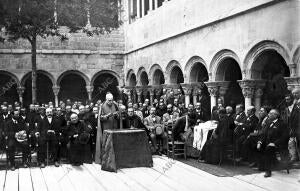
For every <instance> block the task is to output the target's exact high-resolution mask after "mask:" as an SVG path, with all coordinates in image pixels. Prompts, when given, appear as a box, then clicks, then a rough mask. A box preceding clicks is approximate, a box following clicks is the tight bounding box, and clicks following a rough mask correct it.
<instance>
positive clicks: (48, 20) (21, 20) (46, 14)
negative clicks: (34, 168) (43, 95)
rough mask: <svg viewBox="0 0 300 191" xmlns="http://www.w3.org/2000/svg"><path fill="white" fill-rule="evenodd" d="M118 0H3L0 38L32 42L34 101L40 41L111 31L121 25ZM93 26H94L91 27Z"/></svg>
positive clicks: (0, 12)
mask: <svg viewBox="0 0 300 191" xmlns="http://www.w3.org/2000/svg"><path fill="white" fill-rule="evenodd" d="M118 1H119V0H0V29H2V30H1V31H2V32H1V33H0V40H1V41H2V42H5V41H11V42H16V41H17V40H19V39H26V40H28V41H29V42H30V44H31V61H32V103H35V102H36V71H37V68H36V52H37V40H38V39H39V38H42V39H45V38H47V37H49V36H57V37H59V38H60V39H61V40H67V35H66V31H65V30H62V27H61V26H65V27H67V29H68V31H67V32H68V33H75V32H83V33H86V34H87V35H89V36H92V35H100V34H103V33H109V32H111V31H112V30H113V29H116V28H118V27H119V25H120V24H121V21H120V19H119V12H120V6H119V5H120V3H119V2H118ZM91 26H92V27H91Z"/></svg>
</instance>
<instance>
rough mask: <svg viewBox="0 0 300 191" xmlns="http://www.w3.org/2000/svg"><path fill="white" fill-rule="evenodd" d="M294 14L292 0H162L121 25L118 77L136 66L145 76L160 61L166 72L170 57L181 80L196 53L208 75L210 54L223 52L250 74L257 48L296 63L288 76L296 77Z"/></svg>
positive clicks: (298, 4)
mask: <svg viewBox="0 0 300 191" xmlns="http://www.w3.org/2000/svg"><path fill="white" fill-rule="evenodd" d="M299 13H300V1H298V0H291V1H286V0H281V1H278V0H276V1H275V0H244V1H240V0H227V1H221V0H201V1H198V0H180V1H178V0H172V1H169V2H166V3H164V5H163V6H162V7H159V8H158V9H156V10H154V11H152V12H151V13H149V14H148V15H146V16H145V17H142V18H140V19H137V20H136V21H135V22H133V23H132V24H127V25H126V26H125V31H126V38H125V39H126V58H125V69H124V71H125V74H124V75H127V73H128V71H130V70H133V71H134V73H135V74H137V73H138V70H140V68H141V67H144V68H145V70H146V71H147V73H148V74H149V71H150V68H151V67H152V66H153V65H154V64H158V65H160V66H161V68H162V69H163V72H164V73H165V75H167V71H166V68H167V66H168V65H169V64H170V63H171V62H172V61H173V60H176V61H177V62H179V63H180V67H181V69H182V71H183V73H184V77H185V83H187V82H188V78H189V74H188V73H187V72H186V69H187V67H188V63H189V60H191V58H193V57H199V58H201V60H202V62H203V64H204V65H205V66H206V68H207V70H208V72H209V73H210V78H212V76H213V75H214V74H213V73H214V72H213V71H214V70H215V67H217V64H218V63H216V62H214V61H215V60H214V57H216V55H218V54H219V53H222V52H226V50H228V52H232V53H233V55H235V57H236V60H237V62H238V64H239V65H240V68H241V70H242V71H243V78H251V72H250V71H249V70H250V69H249V68H251V64H252V62H253V58H250V57H251V56H255V53H254V52H256V53H257V52H259V51H260V50H263V49H274V50H275V51H277V52H278V53H279V54H280V55H281V56H282V57H283V58H284V59H285V61H286V64H287V65H288V66H289V67H290V68H292V67H294V66H292V65H296V69H295V71H296V72H294V73H295V74H293V75H294V76H299V74H300V67H299V54H297V52H298V51H297V50H299V45H300V43H299V42H300V35H299V34H300V23H299V22H300V20H299ZM296 57H298V58H296ZM293 60H294V61H293ZM214 64H215V65H214ZM291 73H293V72H291ZM149 78H150V79H151V78H152V76H149ZM166 78H168V77H166ZM137 80H139V79H137ZM210 80H212V79H210ZM150 81H151V80H150ZM167 83H168V82H167ZM149 85H151V84H149Z"/></svg>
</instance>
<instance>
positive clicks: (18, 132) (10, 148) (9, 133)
mask: <svg viewBox="0 0 300 191" xmlns="http://www.w3.org/2000/svg"><path fill="white" fill-rule="evenodd" d="M19 117H20V116H19V111H18V110H15V111H13V116H12V118H11V119H10V120H9V121H7V123H6V125H5V131H4V133H5V140H6V146H7V154H8V160H9V162H10V166H11V170H12V171H14V170H15V151H16V148H20V149H21V151H22V161H23V166H24V168H27V167H28V165H27V162H28V156H29V145H28V129H27V126H26V125H25V123H21V121H20V118H19Z"/></svg>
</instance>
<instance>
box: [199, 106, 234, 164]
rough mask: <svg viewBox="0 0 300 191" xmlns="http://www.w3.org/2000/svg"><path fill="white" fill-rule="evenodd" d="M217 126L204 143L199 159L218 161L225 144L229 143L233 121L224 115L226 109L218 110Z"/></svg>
mask: <svg viewBox="0 0 300 191" xmlns="http://www.w3.org/2000/svg"><path fill="white" fill-rule="evenodd" d="M218 122H219V123H218V126H217V128H216V129H215V130H214V132H213V133H212V136H211V137H210V138H209V140H208V141H207V142H206V143H205V145H204V147H203V149H202V151H201V155H200V159H201V160H204V161H206V162H208V163H211V164H217V163H218V162H219V161H220V154H223V150H224V148H225V146H226V145H228V144H230V143H231V140H230V138H231V137H232V133H233V129H232V128H231V127H233V125H232V123H233V121H232V120H230V118H229V117H228V116H227V115H226V110H225V109H224V108H220V109H219V112H218Z"/></svg>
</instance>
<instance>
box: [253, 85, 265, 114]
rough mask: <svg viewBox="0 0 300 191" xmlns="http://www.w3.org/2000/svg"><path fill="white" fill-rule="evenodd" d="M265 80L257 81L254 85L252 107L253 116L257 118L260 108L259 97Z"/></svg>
mask: <svg viewBox="0 0 300 191" xmlns="http://www.w3.org/2000/svg"><path fill="white" fill-rule="evenodd" d="M265 84H266V82H265V80H259V81H256V83H255V92H254V106H255V110H256V111H255V114H256V115H257V116H258V113H259V110H260V107H261V97H262V95H263V88H264V87H265Z"/></svg>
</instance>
